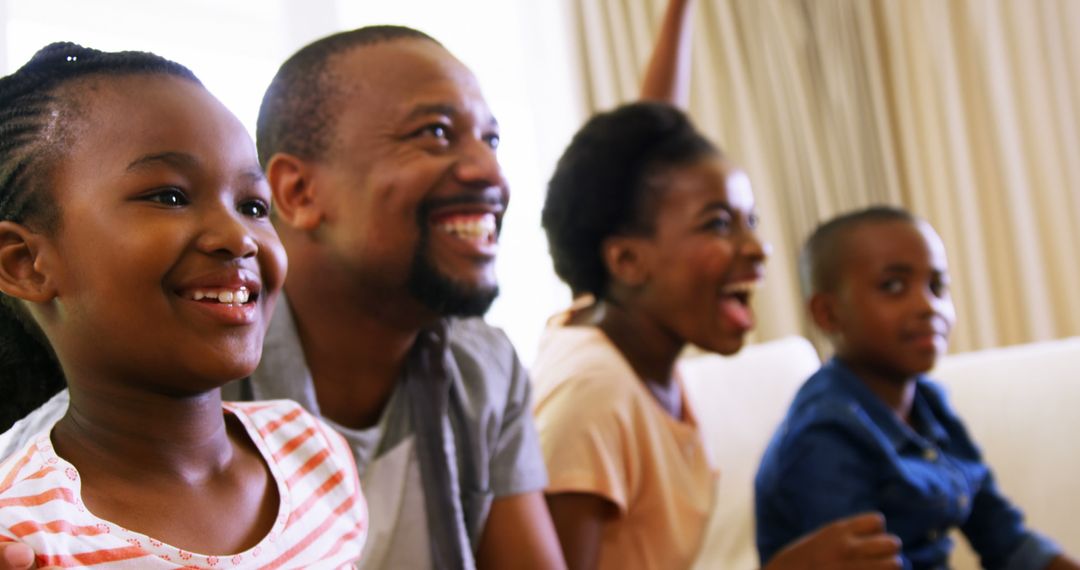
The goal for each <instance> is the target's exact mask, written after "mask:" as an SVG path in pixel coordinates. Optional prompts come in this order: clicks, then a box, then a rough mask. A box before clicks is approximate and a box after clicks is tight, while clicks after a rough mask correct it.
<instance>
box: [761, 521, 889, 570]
mask: <svg viewBox="0 0 1080 570" xmlns="http://www.w3.org/2000/svg"><path fill="white" fill-rule="evenodd" d="M856 568H858V569H861V570H862V569H865V570H876V569H881V570H894V569H895V570H900V569H901V568H903V563H902V562H901V561H900V539H898V538H896V537H895V536H893V535H891V534H885V518H884V517H882V516H881V515H880V514H878V513H864V514H861V515H855V516H852V517H848V518H846V519H841V520H838V521H836V522H834V523H831V524H828V525H825V526H823V527H821V528H819V529H818V530H816V531H814V532H813V533H811V534H808V535H806V536H804V537H802V538H800V539H799V540H798V541H796V542H793V543H792V544H790V545H788V546H787V547H786V548H784V549H783V550H781V551H780V552H779V553H778V554H777V555H776V556H775V557H774V558H773V559H772V560H771V561H770V562H769V564H768V565H766V566H765V568H764V570H804V569H805V570H810V569H814V570H847V569H853V570H854V569H856Z"/></svg>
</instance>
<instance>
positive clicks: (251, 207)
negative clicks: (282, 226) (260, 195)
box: [236, 200, 270, 218]
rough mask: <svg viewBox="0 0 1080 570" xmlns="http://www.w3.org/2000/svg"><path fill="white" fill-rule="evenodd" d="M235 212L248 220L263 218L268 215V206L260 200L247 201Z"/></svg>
mask: <svg viewBox="0 0 1080 570" xmlns="http://www.w3.org/2000/svg"><path fill="white" fill-rule="evenodd" d="M236 210H237V211H238V212H240V213H241V214H243V215H245V216H248V217H249V218H265V217H266V216H269V215H270V205H269V204H267V203H266V202H264V201H262V200H247V201H245V202H243V203H241V204H240V205H239V206H238V207H237V208H236Z"/></svg>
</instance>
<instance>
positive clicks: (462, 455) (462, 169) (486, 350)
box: [239, 26, 562, 568]
mask: <svg viewBox="0 0 1080 570" xmlns="http://www.w3.org/2000/svg"><path fill="white" fill-rule="evenodd" d="M257 139H258V147H259V157H260V160H261V161H262V163H263V166H264V167H265V169H266V174H267V178H268V179H269V181H270V184H271V186H272V188H273V191H274V199H275V207H276V222H277V228H278V231H279V233H280V234H281V237H282V241H283V243H284V244H285V247H286V251H287V252H288V254H289V257H290V259H292V260H293V265H292V271H291V273H290V275H289V277H288V278H287V281H286V295H287V298H288V299H287V307H288V308H286V309H284V310H282V311H280V312H279V313H278V315H277V318H276V320H275V322H274V323H273V324H272V325H271V332H270V333H269V337H268V341H267V347H266V353H265V357H264V360H263V365H262V366H261V367H260V369H259V370H258V371H257V372H256V373H255V374H254V375H253V376H252V378H251V379H249V380H248V381H247V382H245V383H243V385H241V386H239V388H240V395H241V396H243V397H246V398H256V399H270V398H281V397H287V398H292V399H295V400H297V401H299V402H301V403H302V404H303V405H305V406H306V407H307V408H308V409H310V410H312V411H315V412H318V413H319V414H321V415H322V416H323V417H324V418H326V419H328V420H330V421H331V422H333V424H335V425H336V427H337V428H338V429H339V431H340V432H341V433H342V434H343V435H345V436H346V438H347V439H348V440H349V442H350V443H351V444H352V447H353V450H354V452H355V454H356V457H357V463H358V465H359V466H360V468H361V474H362V477H363V480H364V482H365V484H366V488H367V489H371V491H370V494H371V496H372V500H371V505H370V506H371V511H372V514H371V520H372V524H373V527H372V529H371V531H370V534H369V537H370V542H369V544H370V545H371V547H370V548H369V549H368V550H367V551H366V552H365V556H364V560H363V561H362V563H363V564H364V565H365V566H369V567H386V568H424V567H435V568H469V567H473V566H475V565H479V566H482V567H509V566H511V565H513V566H515V567H538V568H548V567H558V566H561V565H562V561H561V559H560V557H559V550H558V545H557V542H556V538H555V534H554V531H553V528H552V525H551V522H550V517H549V515H548V513H547V510H546V508H545V506H544V503H543V499H542V498H541V495H540V490H541V489H542V488H543V485H544V483H545V480H546V477H545V472H544V468H543V460H542V458H541V457H540V455H539V451H538V447H537V443H536V435H535V431H534V428H533V425H532V422H531V420H530V418H529V405H528V401H529V383H528V380H527V377H526V375H525V371H524V369H523V368H522V366H521V364H520V363H519V362H518V360H517V357H516V355H515V353H514V350H513V348H512V347H511V345H510V343H509V341H508V340H507V339H506V337H505V336H504V335H503V334H502V333H501V332H500V331H497V330H496V329H493V328H491V327H489V326H488V325H486V324H485V323H484V322H483V321H482V320H480V319H479V318H473V317H479V316H481V315H483V314H484V313H485V312H486V311H487V309H488V307H489V306H490V304H491V302H492V301H493V300H494V299H495V296H496V295H497V293H498V286H497V282H496V279H495V268H494V263H495V252H496V249H497V244H498V232H499V226H500V223H501V221H502V216H503V212H504V211H505V208H506V205H507V202H508V200H509V190H508V187H507V184H506V180H505V179H504V178H503V174H502V171H501V169H500V167H499V163H498V160H497V159H496V156H495V149H496V147H497V146H498V142H499V131H498V124H497V123H496V121H495V118H494V117H493V116H492V114H491V112H490V110H489V109H488V106H487V103H486V102H485V100H484V97H483V95H482V94H481V92H480V88H479V85H478V83H477V81H476V78H475V77H474V76H473V75H472V73H471V72H470V71H469V70H468V69H467V68H466V67H465V66H464V65H462V64H461V62H459V61H458V60H457V59H455V58H454V57H453V56H452V55H451V54H450V53H449V52H448V51H447V50H446V49H445V48H443V47H442V46H441V45H439V44H438V43H437V42H436V41H435V40H433V39H431V38H430V37H428V36H426V35H424V34H422V33H420V32H417V31H415V30H411V29H408V28H401V27H389V26H387V27H370V28H363V29H360V30H354V31H350V32H344V33H341V34H337V35H334V36H330V37H327V38H324V39H321V40H319V41H317V42H315V43H313V44H310V45H308V46H307V47H305V48H303V49H302V50H300V51H299V52H298V53H297V54H295V55H294V56H293V57H291V58H290V59H289V60H288V61H286V62H285V64H283V65H282V67H281V69H280V70H279V72H278V74H277V76H276V77H275V78H274V81H273V82H272V83H271V85H270V88H269V89H268V91H267V94H266V97H265V98H264V100H263V105H262V108H261V110H260V115H259V122H258V136H257Z"/></svg>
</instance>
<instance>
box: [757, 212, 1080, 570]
mask: <svg viewBox="0 0 1080 570" xmlns="http://www.w3.org/2000/svg"><path fill="white" fill-rule="evenodd" d="M802 264H803V265H802V269H803V277H804V284H805V285H806V289H807V291H808V294H809V295H808V296H809V309H810V314H811V316H812V318H813V320H814V323H815V324H816V325H817V326H818V327H820V328H821V330H822V331H823V332H824V333H825V334H826V335H827V336H828V338H829V340H830V342H831V343H832V344H833V347H834V348H835V357H834V358H833V359H832V360H830V361H829V362H827V363H826V364H825V365H824V366H822V368H821V369H820V370H819V371H818V372H817V373H815V374H814V375H813V376H811V377H810V379H809V380H808V381H807V382H806V384H805V385H804V386H803V387H802V388H801V389H800V390H799V393H798V394H797V395H796V396H795V400H794V401H793V402H792V405H791V408H790V410H789V411H788V415H787V417H786V418H785V420H784V422H783V424H782V425H781V426H780V429H779V430H778V431H777V433H776V435H775V436H774V437H773V440H772V442H771V443H770V445H769V448H768V449H767V450H766V452H765V456H764V458H763V459H762V464H761V466H760V468H759V470H758V474H757V480H756V483H755V487H756V514H757V544H758V552H759V554H760V556H761V560H762V563H764V562H766V561H768V560H769V559H770V558H771V557H772V556H773V555H774V554H775V553H776V552H777V550H779V549H780V548H782V547H783V546H784V545H785V544H787V543H789V542H791V541H792V540H794V539H795V538H796V537H798V536H800V535H801V534H804V533H805V532H806V531H808V530H812V529H814V528H816V527H818V526H820V525H822V524H825V523H827V522H829V521H831V520H834V519H836V518H839V517H843V516H846V515H849V514H851V513H855V512H861V511H867V510H878V511H880V512H882V513H883V514H884V515H885V518H886V525H887V528H888V530H889V532H891V533H893V534H895V535H897V536H899V537H900V539H901V540H902V541H903V562H904V566H905V568H936V567H946V566H947V565H948V557H949V553H950V551H951V550H952V541H951V540H950V538H949V530H950V529H951V528H953V527H959V528H960V530H961V531H963V533H964V534H965V535H966V536H967V538H968V540H969V541H970V542H971V544H972V546H973V547H974V549H975V550H976V551H977V552H978V554H979V556H980V557H981V559H982V564H983V566H984V567H986V568H1025V569H1036V568H1078V567H1080V566H1077V564H1076V562H1075V561H1073V560H1071V559H1069V558H1067V557H1066V556H1064V555H1063V554H1062V553H1061V551H1060V549H1059V548H1058V547H1057V546H1056V545H1055V544H1053V543H1052V542H1050V541H1049V540H1048V539H1046V538H1044V537H1042V536H1040V535H1038V534H1036V533H1034V532H1032V531H1030V530H1028V529H1027V528H1026V527H1025V526H1024V523H1023V516H1022V514H1021V513H1020V511H1019V510H1017V509H1016V508H1015V507H1014V506H1012V505H1011V504H1010V503H1009V502H1008V500H1007V499H1006V498H1005V497H1003V496H1002V495H1001V494H1000V493H999V491H998V489H997V487H996V486H995V484H994V478H993V474H992V473H991V471H990V469H989V467H988V466H987V465H986V464H985V463H983V461H982V458H981V456H980V453H979V451H978V449H977V448H976V446H975V444H974V443H973V442H972V441H971V439H970V437H969V436H968V433H967V431H966V430H965V428H964V426H963V424H962V423H961V422H960V420H959V418H958V417H957V416H956V414H955V413H954V411H953V410H952V408H951V407H950V406H949V404H948V402H947V401H946V399H945V396H944V393H943V392H942V390H941V389H940V388H939V387H937V386H936V385H935V384H933V383H932V382H930V381H929V380H928V379H927V378H926V377H925V376H924V374H925V373H926V372H927V371H929V370H930V369H931V368H933V366H934V363H935V361H936V360H937V358H938V356H939V355H941V354H943V353H944V352H945V349H946V346H947V339H948V335H949V332H950V331H951V330H952V327H953V324H954V322H955V318H956V314H955V310H954V308H953V304H952V299H951V298H950V294H949V275H948V264H947V262H946V259H945V248H944V246H943V244H942V242H941V239H940V238H939V237H938V235H937V233H935V232H934V230H933V228H931V227H930V225H929V224H928V223H926V222H925V221H923V220H920V219H917V218H915V217H914V216H912V215H911V214H910V213H908V212H906V211H904V210H900V209H896V208H890V207H873V208H869V209H866V210H861V211H857V212H853V213H850V214H846V215H843V216H840V217H838V218H835V219H833V220H832V221H830V222H828V223H825V224H823V225H822V226H820V227H819V228H818V229H817V230H816V231H815V232H814V234H813V235H812V236H811V237H810V238H809V240H807V243H806V246H805V248H804V251H803V258H802Z"/></svg>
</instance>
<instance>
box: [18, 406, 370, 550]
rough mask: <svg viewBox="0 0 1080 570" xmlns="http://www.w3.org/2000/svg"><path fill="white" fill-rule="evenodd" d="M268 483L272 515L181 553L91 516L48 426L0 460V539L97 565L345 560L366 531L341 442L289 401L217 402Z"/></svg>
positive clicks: (347, 453) (362, 504) (352, 467)
mask: <svg viewBox="0 0 1080 570" xmlns="http://www.w3.org/2000/svg"><path fill="white" fill-rule="evenodd" d="M224 407H225V410H226V411H227V412H228V413H232V414H233V415H235V416H236V417H237V418H238V419H239V420H240V421H241V422H242V423H243V425H244V427H245V428H246V429H247V432H248V435H249V436H250V437H251V439H252V440H253V441H254V442H255V445H256V446H257V447H258V449H259V452H260V453H261V454H262V456H263V459H264V460H265V461H266V463H267V464H268V465H269V467H270V472H271V473H272V474H273V477H274V480H275V481H276V483H277V488H278V496H279V497H280V505H279V507H278V517H277V521H276V522H275V523H274V526H273V528H272V529H271V530H270V532H269V534H267V535H266V536H265V537H263V539H262V540H261V541H259V543H258V544H256V545H255V546H253V547H252V548H249V549H248V550H245V551H244V552H240V553H237V554H232V555H227V556H208V555H203V554H197V553H193V552H186V551H184V550H181V549H179V548H176V547H174V546H170V545H168V544H164V543H162V542H161V541H159V540H155V539H154V538H153V537H149V536H146V535H145V534H141V533H139V532H136V531H133V530H128V529H125V528H122V527H120V526H119V525H116V524H113V523H111V522H109V521H107V520H104V519H101V518H98V517H96V516H94V515H93V514H92V513H91V512H90V511H89V510H87V508H86V506H85V505H84V504H83V502H82V497H81V481H80V478H79V472H78V471H76V470H75V467H74V466H72V465H71V464H70V463H68V462H67V461H65V460H64V459H62V458H60V457H59V456H57V455H56V452H55V451H54V450H53V447H52V443H51V441H50V439H49V433H50V432H51V431H52V426H51V425H50V426H49V427H48V428H47V429H45V430H44V431H43V432H42V433H41V434H39V435H38V436H37V437H35V438H34V439H33V440H32V441H31V442H30V443H29V444H27V446H26V447H24V448H23V449H22V451H20V452H19V453H16V454H15V455H12V456H11V457H9V458H7V459H6V460H4V461H3V462H2V463H0V541H20V542H23V543H25V544H28V545H30V546H31V547H32V548H33V549H34V551H35V552H36V553H37V563H38V565H39V566H44V565H50V566H62V567H84V566H91V567H94V568H100V569H109V570H112V569H117V570H119V569H129V568H130V569H135V568H138V569H157V568H162V569H164V568H211V569H217V568H268V569H269V568H342V567H345V568H351V567H352V563H353V562H354V561H356V560H358V559H359V558H360V551H361V549H362V547H363V545H364V539H365V538H366V537H367V528H368V524H367V523H368V521H367V505H366V503H365V502H364V497H363V495H362V494H361V492H360V481H359V478H358V477H357V473H356V462H355V460H354V459H353V456H352V452H351V451H350V450H349V448H348V446H347V444H346V443H345V440H344V439H343V438H342V437H341V436H340V435H338V434H337V433H335V432H334V431H333V430H332V429H330V428H329V427H328V426H326V424H324V423H322V422H321V421H319V420H318V419H316V418H315V417H314V416H312V415H311V414H309V413H307V412H305V411H304V410H303V409H302V408H301V407H300V406H299V405H298V404H296V403H295V402H292V401H290V400H276V401H269V402H251V403H232V402H229V403H225V404H224Z"/></svg>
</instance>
